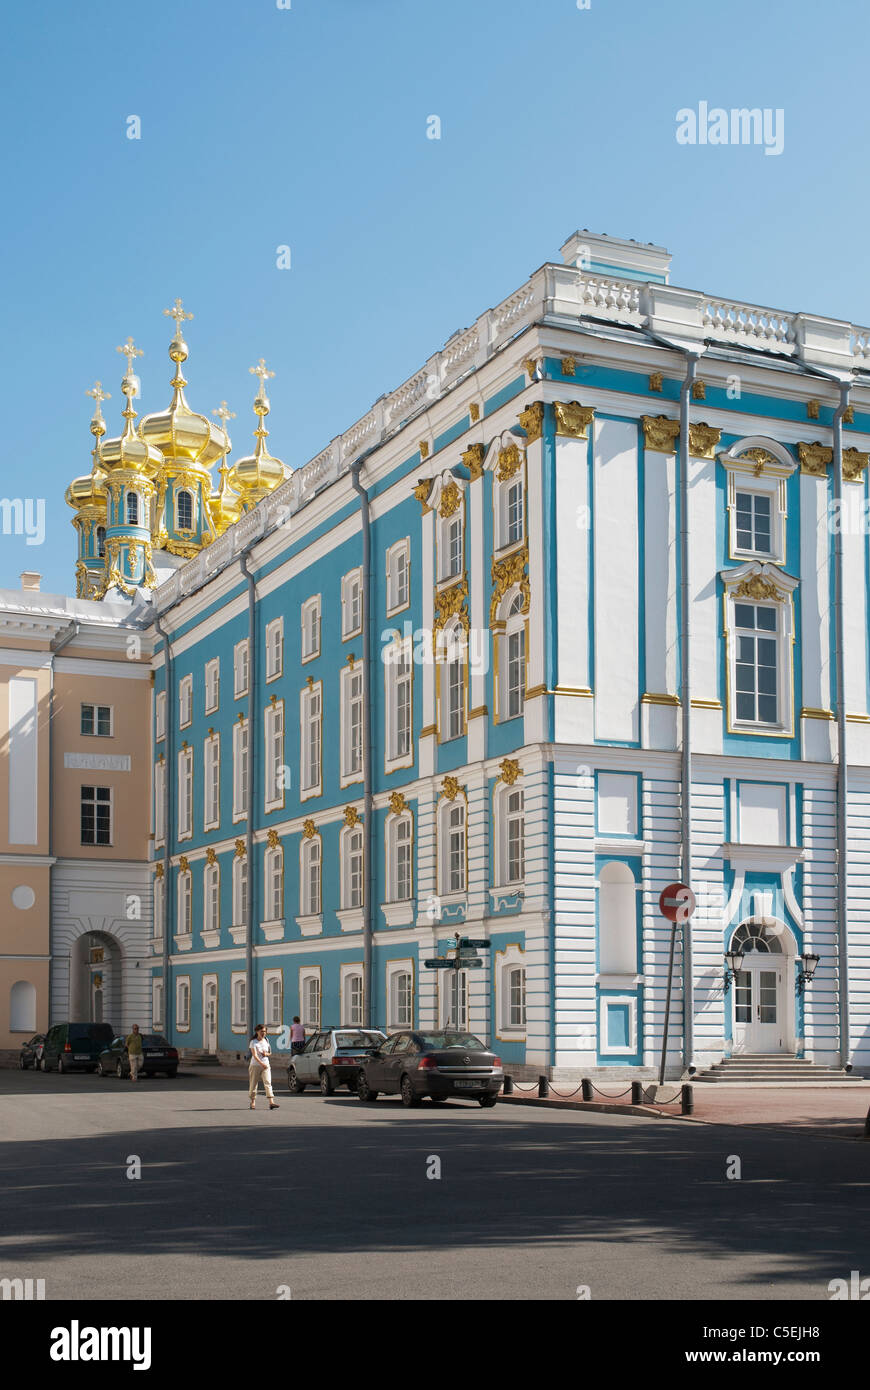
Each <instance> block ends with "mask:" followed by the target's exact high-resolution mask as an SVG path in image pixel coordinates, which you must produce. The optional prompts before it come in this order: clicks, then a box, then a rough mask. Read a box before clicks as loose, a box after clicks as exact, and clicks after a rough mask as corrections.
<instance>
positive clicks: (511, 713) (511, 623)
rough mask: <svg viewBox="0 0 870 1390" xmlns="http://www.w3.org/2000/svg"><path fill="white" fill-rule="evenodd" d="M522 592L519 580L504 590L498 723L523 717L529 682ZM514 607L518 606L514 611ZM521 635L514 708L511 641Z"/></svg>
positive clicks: (498, 655) (499, 632) (526, 621)
mask: <svg viewBox="0 0 870 1390" xmlns="http://www.w3.org/2000/svg"><path fill="white" fill-rule="evenodd" d="M522 602H523V595H522V590H521V589H520V587H519V585H518V584H515V585H514V586H513V588H512V589H510V590H509V592H508V593H507V594H505V596H504V599H503V600H502V603H501V609H500V614H501V616H500V623H499V628H498V629H497V631H496V633H495V641H496V643H497V644H498V645H497V651H496V659H497V663H498V679H497V681H496V691H495V697H496V723H498V724H503V723H505V722H506V721H507V720H509V719H522V717H523V715H524V713H525V704H526V684H527V674H528V659H529V619H528V614H527V613H523V611H522ZM512 609H516V611H515V612H512V611H511V610H512ZM518 637H520V638H521V642H520V649H521V653H522V656H521V665H520V677H521V680H520V687H519V689H520V701H519V709H517V710H511V703H510V697H511V679H512V659H511V641H512V640H514V639H516V638H518Z"/></svg>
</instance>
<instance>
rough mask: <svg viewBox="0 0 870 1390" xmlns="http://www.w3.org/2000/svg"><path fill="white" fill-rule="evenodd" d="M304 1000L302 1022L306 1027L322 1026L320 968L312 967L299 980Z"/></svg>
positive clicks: (300, 992) (300, 991)
mask: <svg viewBox="0 0 870 1390" xmlns="http://www.w3.org/2000/svg"><path fill="white" fill-rule="evenodd" d="M299 984H300V988H299V994H300V996H301V1000H302V1023H303V1026H304V1027H305V1028H319V1027H320V970H319V969H312V970H310V971H309V972H307V973H306V974H304V975H302V978H301V980H300V982H299Z"/></svg>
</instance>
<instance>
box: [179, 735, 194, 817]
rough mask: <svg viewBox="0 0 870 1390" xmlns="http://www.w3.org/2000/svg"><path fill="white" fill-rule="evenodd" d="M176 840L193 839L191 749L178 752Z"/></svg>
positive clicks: (181, 749) (182, 749)
mask: <svg viewBox="0 0 870 1390" xmlns="http://www.w3.org/2000/svg"><path fill="white" fill-rule="evenodd" d="M178 838H179V840H190V839H192V838H193V749H192V748H180V749H179V751H178Z"/></svg>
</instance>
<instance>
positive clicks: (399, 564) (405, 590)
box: [387, 540, 411, 613]
mask: <svg viewBox="0 0 870 1390" xmlns="http://www.w3.org/2000/svg"><path fill="white" fill-rule="evenodd" d="M410 596H411V564H410V558H409V553H408V542H407V540H404V541H400V542H399V544H398V545H394V546H392V548H391V549H390V550H388V551H387V613H396V612H398V611H399V609H401V608H407V606H408V604H409V602H410Z"/></svg>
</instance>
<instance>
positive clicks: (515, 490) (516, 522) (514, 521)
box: [504, 478, 523, 545]
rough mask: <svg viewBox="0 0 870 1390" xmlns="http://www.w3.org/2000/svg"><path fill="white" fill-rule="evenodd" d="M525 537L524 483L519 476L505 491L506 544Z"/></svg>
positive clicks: (512, 543)
mask: <svg viewBox="0 0 870 1390" xmlns="http://www.w3.org/2000/svg"><path fill="white" fill-rule="evenodd" d="M522 538H523V484H522V481H521V480H520V479H519V478H518V479H517V480H516V482H514V483H512V484H511V485H510V487H509V488H508V489H507V492H506V493H505V534H504V543H505V545H514V544H515V543H516V542H518V541H521V540H522Z"/></svg>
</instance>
